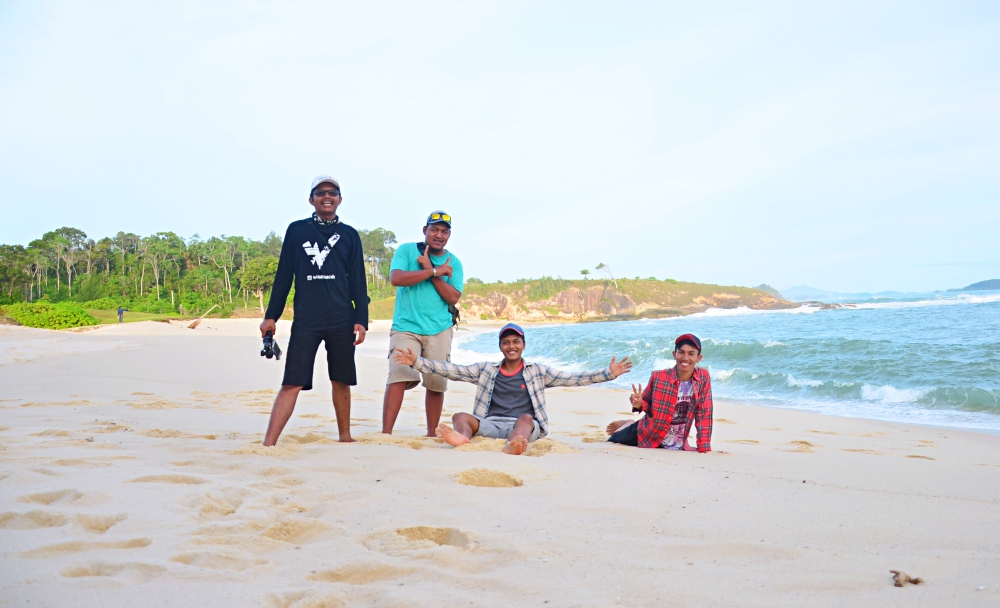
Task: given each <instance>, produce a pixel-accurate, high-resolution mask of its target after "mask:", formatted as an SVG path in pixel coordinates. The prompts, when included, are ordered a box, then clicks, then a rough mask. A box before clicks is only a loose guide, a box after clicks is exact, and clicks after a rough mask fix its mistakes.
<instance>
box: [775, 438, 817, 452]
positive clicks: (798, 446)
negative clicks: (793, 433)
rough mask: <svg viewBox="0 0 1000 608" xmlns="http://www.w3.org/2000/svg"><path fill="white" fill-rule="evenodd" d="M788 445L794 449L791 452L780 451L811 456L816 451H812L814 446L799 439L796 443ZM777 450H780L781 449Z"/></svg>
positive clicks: (790, 442)
mask: <svg viewBox="0 0 1000 608" xmlns="http://www.w3.org/2000/svg"><path fill="white" fill-rule="evenodd" d="M788 443H789V444H790V445H792V446H794V447H793V448H792V449H791V450H782V451H783V452H797V453H801V454H812V453H815V452H816V450H814V449H813V448H814V447H816V446H815V445H813V444H812V443H809V442H808V441H803V440H801V439H800V440H798V441H789V442H788ZM778 449H779V450H781V448H778Z"/></svg>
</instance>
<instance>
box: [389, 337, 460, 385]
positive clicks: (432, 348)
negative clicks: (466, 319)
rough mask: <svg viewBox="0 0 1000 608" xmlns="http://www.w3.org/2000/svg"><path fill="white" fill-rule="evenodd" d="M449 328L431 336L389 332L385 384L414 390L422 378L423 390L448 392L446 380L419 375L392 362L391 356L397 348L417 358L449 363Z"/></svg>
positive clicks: (411, 369)
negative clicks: (387, 375)
mask: <svg viewBox="0 0 1000 608" xmlns="http://www.w3.org/2000/svg"><path fill="white" fill-rule="evenodd" d="M452 333H453V330H452V328H451V327H449V328H448V329H446V330H444V331H443V332H441V333H439V334H434V335H433V336H422V335H420V334H411V333H410V332H408V331H390V332H389V378H388V379H387V380H386V381H385V383H386V384H395V383H397V382H405V383H406V390H410V389H411V388H416V387H417V385H418V384H420V377H421V376H423V378H424V388H426V389H427V390H429V391H436V392H438V393H443V392H445V391H446V390H448V380H447V379H445V378H444V377H442V376H438V375H435V374H421V373H420V372H418V371H417V370H415V369H413V368H412V367H410V366H409V365H402V364H399V363H396V361H395V360H393V358H392V355H393V354H394V353H395V352H396V349H397V348H400V349H402V350H404V351H405V350H406V349H407V348H409V349H411V350H412V351H413V352H414V353H416V354H417V356H418V357H423V358H424V359H433V360H435V361H451V336H452Z"/></svg>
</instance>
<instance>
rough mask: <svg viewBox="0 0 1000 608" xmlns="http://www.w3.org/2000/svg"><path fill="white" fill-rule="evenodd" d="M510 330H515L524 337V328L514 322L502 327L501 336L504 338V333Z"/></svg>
mask: <svg viewBox="0 0 1000 608" xmlns="http://www.w3.org/2000/svg"><path fill="white" fill-rule="evenodd" d="M508 331H515V332H517V333H518V335H520V336H521V337H522V338H523V337H524V330H523V329H521V328H520V327H518V326H517V325H514V324H513V323H508V324H506V325H504V326H503V327H501V328H500V337H501V338H503V335H504V334H505V333H507V332H508Z"/></svg>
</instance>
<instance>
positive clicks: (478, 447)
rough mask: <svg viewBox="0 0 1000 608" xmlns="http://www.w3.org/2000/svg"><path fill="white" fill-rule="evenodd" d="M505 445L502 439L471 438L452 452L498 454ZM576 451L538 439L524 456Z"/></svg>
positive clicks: (552, 440) (548, 440) (556, 442)
mask: <svg viewBox="0 0 1000 608" xmlns="http://www.w3.org/2000/svg"><path fill="white" fill-rule="evenodd" d="M505 443H507V442H506V441H504V440H503V439H489V438H487V437H473V438H472V441H471V442H469V443H466V444H463V445H460V446H458V447H456V448H454V450H455V451H456V452H499V451H500V450H502V449H503V446H504V444H505ZM576 451H577V450H575V449H573V448H571V447H569V446H568V445H566V444H564V443H559V442H558V441H555V440H554V439H548V438H546V439H539V440H538V441H536V442H535V443H532V444H529V446H528V451H527V452H525V453H524V455H525V456H535V457H538V456H545V455H546V454H571V453H573V452H576Z"/></svg>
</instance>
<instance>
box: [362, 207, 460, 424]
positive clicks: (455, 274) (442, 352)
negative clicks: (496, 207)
mask: <svg viewBox="0 0 1000 608" xmlns="http://www.w3.org/2000/svg"><path fill="white" fill-rule="evenodd" d="M449 238H451V216H450V215H449V214H447V213H445V212H444V211H435V212H434V213H432V214H430V215H429V216H427V223H426V224H424V242H423V243H404V244H403V245H400V246H399V247H398V248H397V249H396V253H395V255H393V256H392V265H391V266H390V267H389V282H390V283H392V284H393V285H394V286H395V287H396V306H395V310H394V312H393V315H392V330H391V331H390V332H389V377H388V379H387V380H386V384H385V398H384V399H383V401H382V432H383V433H387V434H391V433H392V427H393V426H394V425H395V424H396V416H398V415H399V408H400V407H401V406H402V405H403V393H404V392H406V391H407V390H408V389H411V388H415V387H416V386H417V384H419V383H420V379H421V376H423V384H424V388H425V389H426V395H425V396H424V407H425V409H426V410H427V436H428V437H434V431H435V429H437V426H438V422H440V420H441V409H442V407H443V406H444V392H445V391H446V390H447V389H448V381H447V380H446V379H445V378H442V377H441V376H437V375H434V374H421V373H420V372H418V371H416V370H414V369H413V368H412V367H410V366H408V365H400V364H398V363H397V362H396V361H394V360H393V357H392V354H393V353H394V352H395V351H396V349H397V348H398V349H400V350H403V351H404V352H405V349H407V348H409V349H411V350H413V352H414V353H416V354H417V356H420V357H424V358H426V359H434V360H436V361H451V338H452V326H453V325H454V324H455V322H456V321H455V319H454V317H453V316H452V313H451V311H450V310H449V307H454V306H457V305H458V299H459V298H461V297H462V282H463V280H464V273H463V271H462V262H461V261H459V259H458V257H457V256H455V254H454V253H452V252H450V251H448V250H447V249H445V246H446V245H447V244H448V239H449Z"/></svg>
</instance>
